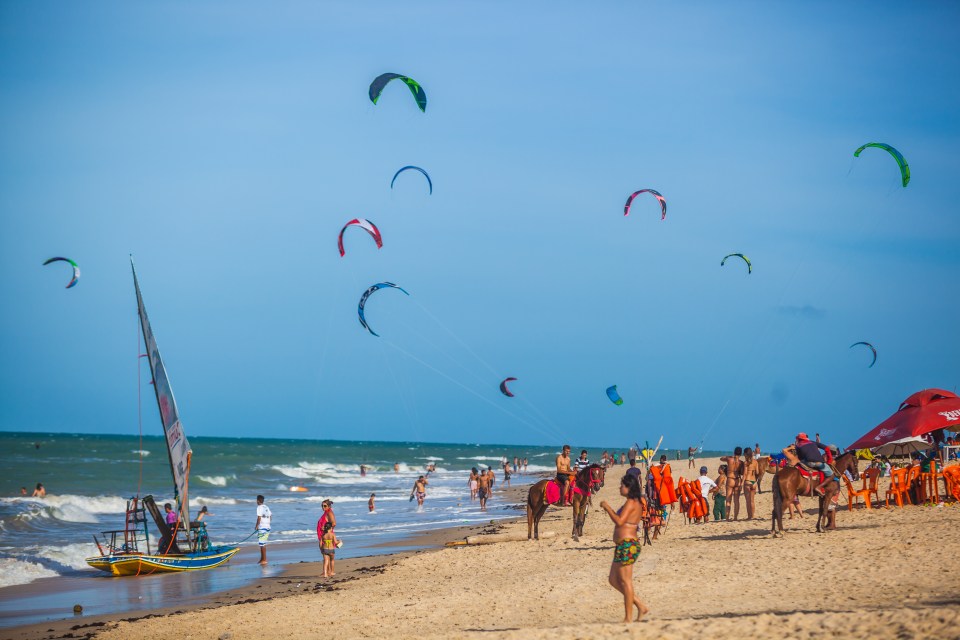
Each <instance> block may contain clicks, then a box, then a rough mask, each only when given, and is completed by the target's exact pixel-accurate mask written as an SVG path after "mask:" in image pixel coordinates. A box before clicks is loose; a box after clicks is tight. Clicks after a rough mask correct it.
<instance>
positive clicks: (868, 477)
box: [860, 467, 880, 503]
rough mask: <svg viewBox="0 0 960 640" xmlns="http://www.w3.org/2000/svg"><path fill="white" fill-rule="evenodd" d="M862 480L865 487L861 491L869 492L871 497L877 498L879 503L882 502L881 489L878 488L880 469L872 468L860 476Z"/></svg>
mask: <svg viewBox="0 0 960 640" xmlns="http://www.w3.org/2000/svg"><path fill="white" fill-rule="evenodd" d="M860 478H861V479H862V480H863V486H862V487H861V488H860V490H861V491H869V492H870V494H871V495H875V496H877V502H878V503H879V502H880V489H879V487H878V486H877V485H878V484H879V482H878V481H879V479H880V469H878V468H877V467H871V468H869V469H867V470H866V471H864V472H863V473H861V474H860Z"/></svg>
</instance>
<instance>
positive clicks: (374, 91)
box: [370, 73, 427, 112]
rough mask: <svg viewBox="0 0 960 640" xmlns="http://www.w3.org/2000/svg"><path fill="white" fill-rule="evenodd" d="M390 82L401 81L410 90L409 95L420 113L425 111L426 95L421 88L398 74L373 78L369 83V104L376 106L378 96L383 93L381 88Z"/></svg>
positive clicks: (387, 74)
mask: <svg viewBox="0 0 960 640" xmlns="http://www.w3.org/2000/svg"><path fill="white" fill-rule="evenodd" d="M391 80H403V82H404V83H405V84H406V85H407V88H409V89H410V93H412V94H413V99H414V100H416V101H417V106H418V107H420V111H423V112H426V111H427V94H426V93H425V92H424V90H423V87H421V86H420V83H419V82H417V81H416V80H414V79H413V78H408V77H407V76H402V75H400V74H399V73H384V74H381V75H379V76H377V77H376V78H374V79H373V82H371V83H370V102H372V103H373V104H377V100H379V99H380V94H381V93H383V88H384V87H386V86H387V83H388V82H390V81H391Z"/></svg>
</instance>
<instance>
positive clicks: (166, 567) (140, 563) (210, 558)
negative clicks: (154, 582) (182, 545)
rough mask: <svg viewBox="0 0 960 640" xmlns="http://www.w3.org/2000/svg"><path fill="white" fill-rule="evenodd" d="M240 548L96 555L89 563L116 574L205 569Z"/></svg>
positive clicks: (223, 559)
mask: <svg viewBox="0 0 960 640" xmlns="http://www.w3.org/2000/svg"><path fill="white" fill-rule="evenodd" d="M239 550H240V548H239V547H217V548H215V549H211V550H210V551H205V552H202V553H184V554H170V555H147V554H145V553H137V554H123V555H108V556H94V557H93V558H87V564H89V565H90V566H91V567H93V568H94V569H100V570H101V571H105V572H107V573H110V574H112V575H115V576H148V575H152V574H154V573H179V572H181V571H202V570H204V569H213V568H214V567H219V566H220V565H222V564H223V563H225V562H226V561H227V560H229V559H230V558H232V557H233V554H235V553H236V552H237V551H239Z"/></svg>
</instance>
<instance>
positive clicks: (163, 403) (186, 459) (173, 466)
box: [130, 256, 193, 527]
mask: <svg viewBox="0 0 960 640" xmlns="http://www.w3.org/2000/svg"><path fill="white" fill-rule="evenodd" d="M130 269H131V270H132V271H133V287H134V289H136V292H137V312H138V314H139V315H140V329H141V330H142V331H143V343H144V345H145V346H146V351H147V361H148V362H149V363H150V373H151V375H152V376H153V391H154V393H155V394H156V397H157V407H158V408H159V409H160V422H161V424H162V425H163V433H164V435H165V436H166V441H167V456H168V459H169V460H170V472H171V473H172V474H173V490H174V494H175V497H176V500H177V510H178V511H179V513H180V520H181V522H183V523H185V526H187V527H189V526H190V525H189V524H186V523H189V522H190V505H189V502H188V496H187V488H188V486H189V478H190V457H191V455H192V454H193V451H192V450H191V449H190V444H189V443H188V442H187V436H186V434H185V433H184V432H183V427H182V425H181V424H180V412H179V411H178V410H177V402H176V400H174V398H173V389H171V387H170V380H169V378H167V370H166V367H164V366H163V360H162V359H161V358H160V350H159V349H158V348H157V341H156V339H155V338H154V336H153V330H152V329H151V328H150V320H149V319H148V318H147V310H146V308H145V307H144V306H143V297H142V296H141V295H140V284H139V283H138V282H137V270H136V268H135V267H134V266H133V256H130Z"/></svg>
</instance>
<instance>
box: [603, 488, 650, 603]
mask: <svg viewBox="0 0 960 640" xmlns="http://www.w3.org/2000/svg"><path fill="white" fill-rule="evenodd" d="M620 495H621V496H623V497H624V498H626V501H625V502H624V503H623V506H621V507H620V508H619V509H617V510H616V511H614V510H613V507H611V506H610V505H609V504H607V501H606V500H604V501H603V502H601V503H600V506H601V507H602V508H603V510H604V511H606V512H607V515H608V516H610V520H612V521H613V524H614V528H613V541H614V543H615V545H616V546H615V548H614V552H613V562H612V563H611V564H610V575H609V576H608V577H607V580H608V581H609V582H610V586H612V587H613V588H614V589H616V590H617V591H619V592H620V593H622V594H623V608H624V618H623V621H624V622H630V621H631V619H632V618H633V608H634V607H636V608H637V617H636V621H639V620H640V618H642V617H643V616H644V615H645V614H646V613H647V612H648V611H649V609H648V608H647V606H646V605H645V604H643V602H641V601H640V598H638V597H637V596H636V594H635V593H634V591H633V564H634V563H635V562H636V561H637V558H638V557H639V556H640V541H639V540H638V539H637V528H638V527H639V526H640V522H641V506H640V499H641V498H642V497H643V490H642V489H641V488H640V483H638V482H637V478H636V476H628V475H625V476H623V478H621V480H620Z"/></svg>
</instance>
